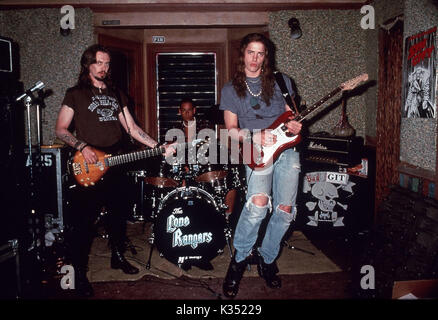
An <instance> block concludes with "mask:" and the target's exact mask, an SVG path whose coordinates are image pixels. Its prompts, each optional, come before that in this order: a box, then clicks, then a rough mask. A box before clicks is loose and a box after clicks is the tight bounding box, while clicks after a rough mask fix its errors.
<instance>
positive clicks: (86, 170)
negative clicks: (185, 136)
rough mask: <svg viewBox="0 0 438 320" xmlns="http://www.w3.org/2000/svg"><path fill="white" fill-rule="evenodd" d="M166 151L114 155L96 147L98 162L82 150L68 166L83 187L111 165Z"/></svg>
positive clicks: (163, 149) (179, 146)
mask: <svg viewBox="0 0 438 320" xmlns="http://www.w3.org/2000/svg"><path fill="white" fill-rule="evenodd" d="M201 143H202V140H201V139H195V140H193V141H192V142H190V144H192V145H199V144H201ZM187 144H188V143H180V144H176V145H175V148H185V147H186V146H187ZM165 151H166V149H165V148H164V147H163V146H161V147H157V148H153V149H147V150H141V151H135V152H130V153H125V154H120V155H114V156H113V155H111V154H107V153H105V152H103V151H101V150H98V149H94V152H95V153H96V155H97V158H98V160H97V162H96V163H92V164H89V163H87V162H86V161H85V158H84V156H83V154H82V152H80V151H77V152H76V153H75V155H74V156H73V157H72V158H71V159H70V160H69V163H68V168H69V170H70V173H71V174H72V175H73V177H74V178H75V180H76V182H77V183H78V184H79V185H81V186H83V187H89V186H94V185H95V184H96V182H98V181H99V180H100V179H101V178H102V177H103V176H104V175H105V173H106V172H107V171H108V169H109V168H110V167H114V166H118V165H123V164H126V163H130V162H135V161H139V160H143V159H146V158H150V157H155V156H159V155H161V154H163V153H164V152H165Z"/></svg>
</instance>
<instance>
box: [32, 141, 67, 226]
mask: <svg viewBox="0 0 438 320" xmlns="http://www.w3.org/2000/svg"><path fill="white" fill-rule="evenodd" d="M25 155H26V156H25V168H26V169H25V177H24V178H25V179H26V178H27V179H29V180H30V179H31V178H33V179H32V180H33V181H34V183H33V184H32V185H30V189H31V190H29V191H30V192H34V196H35V198H36V199H38V201H37V202H36V203H37V208H36V209H37V210H38V211H39V213H40V214H41V215H40V217H44V219H45V223H46V227H47V224H49V225H54V226H55V227H58V228H59V229H60V230H63V229H64V209H65V201H64V200H65V199H63V196H64V194H65V191H66V188H67V187H68V186H67V185H66V183H65V182H66V181H67V160H68V157H69V156H70V155H69V151H68V148H63V147H61V146H42V147H41V154H40V157H39V159H38V157H37V154H36V149H35V148H33V149H32V159H31V157H30V156H29V149H25ZM32 189H33V190H32Z"/></svg>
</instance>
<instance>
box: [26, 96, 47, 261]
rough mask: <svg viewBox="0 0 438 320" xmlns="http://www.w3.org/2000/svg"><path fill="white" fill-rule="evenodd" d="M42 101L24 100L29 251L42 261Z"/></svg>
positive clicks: (43, 240) (32, 97) (31, 98)
mask: <svg viewBox="0 0 438 320" xmlns="http://www.w3.org/2000/svg"><path fill="white" fill-rule="evenodd" d="M40 103H41V101H40V99H39V98H35V97H34V96H33V95H32V94H31V93H28V94H26V96H25V98H24V105H25V107H26V114H27V121H26V124H27V146H28V153H29V154H28V159H27V161H26V166H28V168H29V180H28V181H29V184H28V186H27V190H28V200H29V201H28V208H27V210H28V214H30V216H29V218H28V223H29V224H30V226H29V231H30V233H31V239H30V242H31V243H30V246H29V248H28V251H33V250H34V249H38V250H36V257H37V259H38V260H41V258H42V257H41V249H42V248H43V247H44V246H45V239H44V238H45V234H44V230H43V228H44V217H41V213H40V210H39V206H38V200H37V198H38V197H37V191H38V190H37V188H36V182H37V181H41V178H42V177H41V176H39V179H37V176H38V175H41V172H42V165H43V164H42V158H41V108H40ZM32 106H35V109H36V131H37V143H36V145H35V146H34V147H33V146H32V125H31V118H32V116H31V107H32Z"/></svg>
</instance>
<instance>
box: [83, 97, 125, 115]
mask: <svg viewBox="0 0 438 320" xmlns="http://www.w3.org/2000/svg"><path fill="white" fill-rule="evenodd" d="M96 109H97V110H96ZM118 109H119V104H118V102H117V100H116V99H115V98H113V97H110V96H107V95H97V96H93V97H92V98H91V104H90V105H89V106H88V110H90V111H91V112H96V113H97V114H98V116H99V117H98V119H99V121H100V122H105V121H117V117H116V116H115V115H116V114H117V110H118Z"/></svg>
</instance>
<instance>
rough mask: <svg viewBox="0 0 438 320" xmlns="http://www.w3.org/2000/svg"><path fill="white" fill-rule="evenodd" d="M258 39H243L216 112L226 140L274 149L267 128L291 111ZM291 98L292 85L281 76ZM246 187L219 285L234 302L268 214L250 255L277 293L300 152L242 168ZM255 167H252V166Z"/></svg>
mask: <svg viewBox="0 0 438 320" xmlns="http://www.w3.org/2000/svg"><path fill="white" fill-rule="evenodd" d="M271 48H272V46H271V43H270V42H269V40H268V39H267V38H266V37H265V36H263V35H262V34H258V33H254V34H249V35H247V36H245V37H244V38H243V39H242V41H241V45H240V53H239V54H240V56H239V64H238V66H237V72H236V73H235V75H234V77H233V80H232V81H230V82H229V83H227V84H226V85H225V86H224V87H223V89H222V93H221V102H220V109H221V110H224V120H225V126H226V128H227V129H228V133H229V135H230V137H231V139H234V140H238V141H240V142H242V143H246V142H252V143H253V144H254V145H255V146H258V147H270V146H274V145H275V144H276V142H277V138H278V137H277V135H276V134H274V133H272V132H271V131H270V130H268V129H266V130H261V129H265V128H268V127H269V126H270V125H271V124H272V123H273V122H274V121H275V120H276V119H277V118H278V117H279V116H281V115H282V114H284V113H285V112H286V111H289V112H291V108H290V107H289V106H288V105H287V104H286V102H285V99H284V97H283V95H282V91H281V89H280V87H279V85H278V84H277V83H276V80H275V76H274V70H273V60H272V59H273V58H274V57H273V52H272V50H271ZM282 76H283V78H284V80H285V83H286V86H287V88H288V91H289V93H290V95H291V96H293V90H292V85H291V81H290V79H289V78H288V77H286V76H284V75H282ZM288 120H290V121H286V122H285V123H284V127H283V129H284V130H285V132H287V133H288V134H291V135H298V134H299V133H300V131H301V127H302V124H301V123H300V122H297V121H294V120H292V119H288ZM245 167H246V178H247V183H248V192H247V202H246V204H245V206H244V208H243V209H242V212H241V215H240V218H239V221H238V223H237V226H236V229H235V233H234V240H233V245H234V248H235V252H234V254H233V258H232V260H231V263H230V265H229V267H228V271H227V274H226V277H225V280H224V283H223V292H224V295H225V296H226V297H234V296H236V295H237V293H238V290H239V283H240V280H241V278H242V276H243V273H244V271H245V268H246V265H247V263H248V261H247V260H248V257H249V256H250V255H251V253H252V251H253V246H254V245H255V243H256V241H257V237H258V232H259V228H260V225H261V222H262V220H263V219H264V218H265V216H266V215H267V213H268V210H271V209H272V215H271V216H270V217H269V223H268V225H267V229H266V233H265V234H264V235H263V239H262V242H261V246H260V247H259V248H257V250H255V252H256V254H257V256H258V257H257V258H258V264H257V269H258V272H259V275H260V276H261V277H262V278H264V279H265V281H266V284H267V285H268V286H269V287H271V288H280V287H281V279H280V278H279V277H278V276H277V273H278V268H277V266H276V263H275V260H276V258H277V255H278V253H279V250H280V244H281V240H282V238H283V236H284V234H285V233H286V231H287V230H288V228H289V225H290V223H291V222H292V221H293V220H294V219H295V215H296V197H297V189H298V182H299V174H300V158H299V153H298V152H297V151H296V149H295V148H294V147H292V148H288V149H286V150H282V153H281V154H280V155H279V157H278V158H277V159H276V161H275V162H273V163H271V164H270V165H266V166H263V167H262V168H260V167H259V168H256V169H254V166H249V165H248V164H247V165H245ZM255 167H257V166H255Z"/></svg>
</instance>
